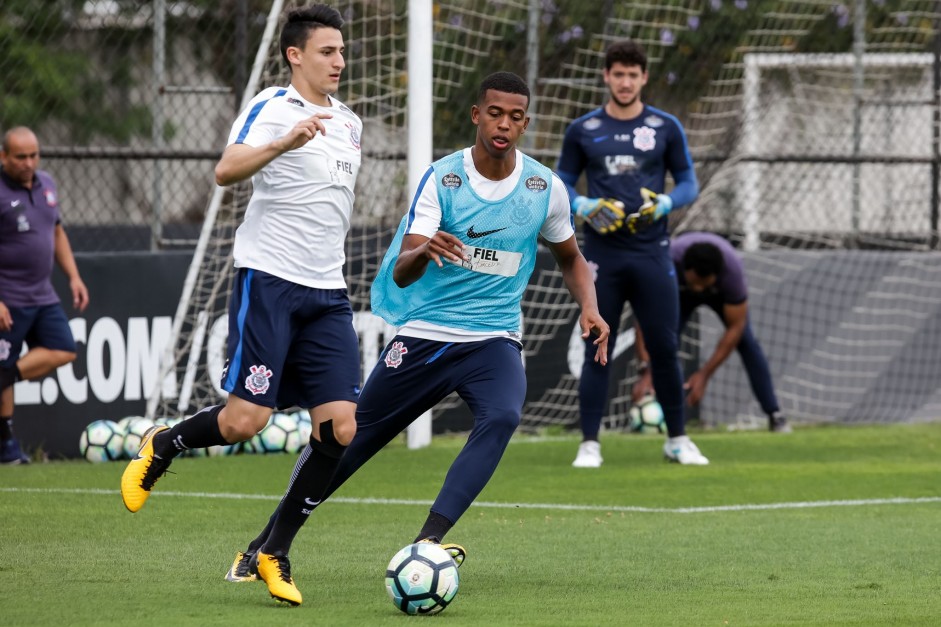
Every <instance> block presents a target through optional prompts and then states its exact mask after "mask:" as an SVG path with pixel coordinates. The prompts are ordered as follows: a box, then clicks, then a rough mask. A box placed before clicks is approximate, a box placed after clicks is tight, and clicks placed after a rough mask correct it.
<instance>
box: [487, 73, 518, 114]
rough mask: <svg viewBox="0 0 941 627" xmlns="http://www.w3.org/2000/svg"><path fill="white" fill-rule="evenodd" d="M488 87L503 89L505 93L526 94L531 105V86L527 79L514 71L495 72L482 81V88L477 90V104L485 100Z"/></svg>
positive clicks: (497, 89)
mask: <svg viewBox="0 0 941 627" xmlns="http://www.w3.org/2000/svg"><path fill="white" fill-rule="evenodd" d="M488 89H493V90H496V91H502V92H503V93H505V94H521V95H523V96H526V106H529V86H528V85H526V81H524V80H523V79H522V78H520V77H519V76H517V75H516V74H514V73H513V72H494V73H493V74H491V75H490V76H488V77H487V78H485V79H484V80H482V81H480V88H479V89H478V90H477V104H480V103H482V102H483V101H484V98H485V97H486V96H487V90H488Z"/></svg>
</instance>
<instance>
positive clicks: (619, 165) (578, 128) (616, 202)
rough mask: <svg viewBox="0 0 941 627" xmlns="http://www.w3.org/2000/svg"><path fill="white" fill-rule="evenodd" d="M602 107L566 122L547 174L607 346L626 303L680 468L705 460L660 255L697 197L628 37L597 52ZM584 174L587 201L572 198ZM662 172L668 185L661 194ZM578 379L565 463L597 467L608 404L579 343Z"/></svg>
mask: <svg viewBox="0 0 941 627" xmlns="http://www.w3.org/2000/svg"><path fill="white" fill-rule="evenodd" d="M604 82H605V84H606V85H607V86H608V89H609V90H610V96H609V98H608V101H607V103H606V104H605V105H604V106H603V107H600V108H598V109H595V110H594V111H591V112H590V113H588V114H586V115H584V116H582V117H580V118H578V119H576V120H575V121H573V122H572V123H571V124H570V125H569V127H568V129H567V130H566V133H565V140H564V143H563V144H562V153H561V154H560V155H559V162H558V166H557V168H556V170H557V173H558V175H559V177H560V178H561V179H562V180H563V181H564V182H565V184H566V185H567V186H568V187H569V194H570V197H571V198H572V199H573V200H572V212H573V213H574V214H575V215H576V216H578V217H581V218H582V219H583V220H584V223H585V225H586V227H585V246H584V255H585V258H586V259H587V260H588V263H589V265H591V266H592V268H593V269H594V270H595V271H596V273H597V274H596V279H595V291H596V293H597V295H598V308H599V310H600V312H601V315H602V317H603V318H604V320H605V322H607V323H608V325H609V326H610V327H611V335H610V339H609V347H610V350H612V351H613V350H614V345H615V342H616V341H617V328H618V322H619V320H620V317H621V312H622V310H623V309H624V303H625V302H630V304H631V308H632V310H633V313H634V317H635V319H636V320H637V322H638V324H639V326H640V328H641V329H642V331H643V334H644V338H645V340H646V346H647V350H648V351H649V354H650V371H651V375H652V377H653V384H654V387H655V388H656V390H657V393H658V399H657V400H658V401H659V402H660V405H661V406H662V407H663V413H664V417H665V420H666V423H667V431H668V436H669V437H668V438H667V441H666V443H665V444H664V447H663V452H664V455H665V456H666V457H667V458H668V459H670V460H671V461H675V462H679V463H681V464H698V465H704V464H708V463H709V460H708V459H706V457H705V456H703V454H702V453H700V451H699V449H698V448H697V447H696V445H695V444H694V443H693V442H692V441H691V440H690V439H689V437H688V436H687V435H686V427H685V422H686V419H685V414H684V409H683V404H684V403H683V373H682V371H681V369H680V364H679V360H678V358H677V349H678V342H679V340H678V334H677V326H678V322H679V301H678V295H677V294H678V292H677V280H676V272H675V270H674V268H673V261H672V260H671V258H670V251H669V238H668V236H667V221H666V219H665V217H666V215H667V214H668V213H669V212H670V211H671V210H672V209H673V208H674V207H679V206H682V205H686V204H689V203H691V202H693V201H694V200H695V199H696V196H697V195H698V194H699V184H698V182H697V180H696V174H695V172H694V171H693V163H692V159H691V158H690V155H689V147H688V146H687V143H686V134H685V132H684V131H683V127H682V126H681V125H680V123H679V121H678V120H677V119H676V118H675V117H673V116H672V115H670V114H668V113H665V112H663V111H660V110H659V109H655V108H653V107H650V106H648V105H645V104H644V103H643V102H642V101H641V91H642V90H643V87H644V85H645V84H646V83H647V57H646V55H645V54H644V51H643V49H642V48H641V47H640V46H639V45H638V44H636V43H634V42H631V41H622V42H618V43H614V44H612V45H611V46H610V47H609V48H608V50H607V51H606V54H605V69H604ZM582 172H584V173H585V177H586V182H587V195H585V196H581V195H578V194H577V193H576V192H575V189H574V188H575V183H576V182H577V181H578V178H579V176H580V175H581V173H582ZM667 172H669V173H670V175H671V176H672V177H673V181H674V183H675V185H674V188H673V190H672V191H671V192H670V193H669V194H665V193H663V191H664V188H665V183H666V174H667ZM585 350H586V359H585V361H584V365H583V367H582V373H581V381H580V383H579V390H578V393H579V411H580V414H581V427H582V435H583V441H582V443H581V445H580V446H579V449H578V455H577V457H576V459H575V461H574V462H573V466H576V467H582V468H592V467H598V466H600V465H601V462H602V457H601V445H600V444H599V442H598V432H599V430H600V427H601V419H602V416H603V414H604V412H605V405H606V403H607V398H608V384H609V379H608V370H607V369H605V368H602V367H601V366H599V365H598V364H597V363H595V361H594V359H593V358H592V357H593V355H594V347H593V346H592V345H591V343H590V342H587V343H586V346H585Z"/></svg>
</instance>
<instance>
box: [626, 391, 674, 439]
mask: <svg viewBox="0 0 941 627" xmlns="http://www.w3.org/2000/svg"><path fill="white" fill-rule="evenodd" d="M629 413H630V417H631V431H633V432H634V433H666V430H667V425H666V422H665V421H664V420H663V408H662V407H660V403H658V402H657V399H656V398H654V397H653V396H645V397H643V398H641V399H640V400H639V401H637V403H636V404H635V405H633V406H632V407H631V409H630V412H629Z"/></svg>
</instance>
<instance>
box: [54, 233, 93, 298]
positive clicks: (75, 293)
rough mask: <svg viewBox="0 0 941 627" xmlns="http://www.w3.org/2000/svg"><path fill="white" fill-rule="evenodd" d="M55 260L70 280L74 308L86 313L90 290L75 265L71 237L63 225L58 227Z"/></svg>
mask: <svg viewBox="0 0 941 627" xmlns="http://www.w3.org/2000/svg"><path fill="white" fill-rule="evenodd" d="M55 259H56V263H58V264H59V267H60V268H62V272H64V273H65V276H67V277H68V278H69V290H70V291H71V292H72V306H73V307H75V308H76V309H78V310H79V311H85V307H87V306H88V288H87V287H85V283H84V282H83V281H82V277H81V275H79V273H78V264H76V263H75V255H74V254H73V253H72V245H71V244H70V243H69V236H68V235H66V233H65V229H64V228H62V225H61V224H57V225H56V230H55Z"/></svg>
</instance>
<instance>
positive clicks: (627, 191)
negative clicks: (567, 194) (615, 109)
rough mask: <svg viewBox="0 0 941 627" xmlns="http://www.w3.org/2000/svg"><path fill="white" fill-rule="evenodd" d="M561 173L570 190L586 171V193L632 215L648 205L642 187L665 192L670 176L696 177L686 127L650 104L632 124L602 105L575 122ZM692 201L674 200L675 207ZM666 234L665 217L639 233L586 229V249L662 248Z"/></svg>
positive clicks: (565, 146) (567, 137) (559, 168)
mask: <svg viewBox="0 0 941 627" xmlns="http://www.w3.org/2000/svg"><path fill="white" fill-rule="evenodd" d="M556 170H557V172H558V174H559V176H560V178H562V180H563V181H565V182H566V183H567V184H569V185H570V186H574V184H575V182H576V181H577V180H578V177H579V175H580V174H581V173H582V171H584V172H585V176H586V179H587V183H588V189H587V194H586V195H587V196H588V197H589V198H614V199H617V200H620V201H621V202H623V203H624V208H625V212H626V213H627V214H630V213H633V212H635V211H637V209H638V208H639V207H640V206H641V204H642V203H643V200H642V199H641V195H640V189H641V188H642V187H646V188H647V189H650V190H652V191H655V192H657V193H663V192H664V191H665V184H666V174H667V172H669V173H670V174H671V175H672V176H673V178H674V179H676V178H677V174H678V173H686V174H687V175H688V176H694V175H693V174H692V173H693V161H692V159H691V158H690V155H689V147H688V145H687V143H686V133H685V132H684V130H683V126H682V125H681V124H680V122H679V120H677V119H676V118H675V117H673V116H672V115H670V114H669V113H666V112H664V111H661V110H659V109H656V108H654V107H651V106H649V105H644V110H643V113H641V114H640V115H639V116H637V117H636V118H634V119H631V120H616V119H614V118H612V117H611V116H609V115H608V114H607V113H605V111H604V108H603V107H601V108H598V109H595V110H594V111H591V112H590V113H588V114H586V115H583V116H582V117H580V118H578V119H576V120H574V121H573V122H572V123H571V124H570V125H569V127H568V129H567V130H566V132H565V140H564V142H563V144H562V153H561V154H560V155H559V163H558V166H557V168H556ZM570 191H571V190H570ZM693 199H694V198H673V200H674V206H675V207H679V206H680V205H683V204H687V203H689V202H691V201H692V200H693ZM666 234H667V221H666V220H665V219H663V220H660V221H658V222H657V223H655V224H654V225H652V226H651V227H650V228H648V229H646V230H645V231H642V232H640V233H637V234H636V235H631V234H630V233H629V232H628V231H627V229H621V230H619V231H616V232H615V233H612V234H609V235H599V234H597V233H596V232H595V231H594V230H592V229H591V228H585V240H586V245H591V244H592V243H594V241H595V240H597V243H599V244H603V245H614V246H617V247H619V248H631V249H637V248H647V247H648V246H651V245H659V242H661V241H663V240H664V238H665V237H666Z"/></svg>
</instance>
